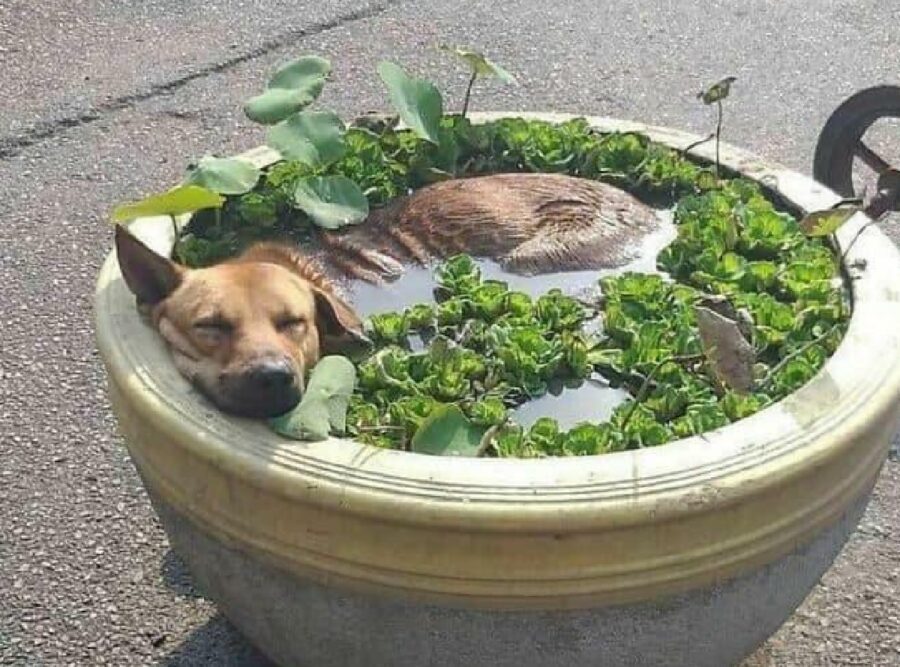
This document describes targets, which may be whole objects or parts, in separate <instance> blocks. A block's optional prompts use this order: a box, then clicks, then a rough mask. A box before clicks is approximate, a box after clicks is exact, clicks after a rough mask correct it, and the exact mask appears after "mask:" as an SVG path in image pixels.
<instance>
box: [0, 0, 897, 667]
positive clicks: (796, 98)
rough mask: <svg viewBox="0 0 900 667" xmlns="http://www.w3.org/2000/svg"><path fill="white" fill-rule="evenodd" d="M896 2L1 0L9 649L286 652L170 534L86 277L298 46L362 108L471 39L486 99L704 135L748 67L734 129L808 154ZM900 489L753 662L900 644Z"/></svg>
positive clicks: (880, 63) (442, 76)
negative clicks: (381, 71) (394, 76)
mask: <svg viewBox="0 0 900 667" xmlns="http://www.w3.org/2000/svg"><path fill="white" fill-rule="evenodd" d="M898 26H900V0H880V1H875V0H847V1H844V2H836V1H835V2H833V1H828V0H744V1H743V2H728V1H721V0H720V1H704V2H699V1H696V0H693V1H691V2H676V1H675V0H670V1H662V0H660V1H657V2H652V1H649V0H632V1H629V2H605V3H599V2H596V0H583V1H575V0H558V1H557V2H553V3H547V2H539V1H536V0H522V1H519V2H509V1H499V0H498V1H495V2H489V3H488V2H439V1H436V0H421V1H419V2H397V1H393V2H391V1H388V0H383V1H381V2H368V3H362V2H349V1H346V2H345V1H341V2H338V1H333V0H325V1H323V2H318V3H304V2H289V1H287V0H271V1H269V2H252V1H250V0H247V1H242V0H205V1H202V2H201V1H199V0H146V1H144V0H82V1H81V2H77V3H74V2H62V1H60V0H47V1H45V2H43V3H35V2H27V1H23V0H0V664H5V665H7V664H8V665H22V666H26V665H27V666H29V667H30V666H32V665H35V666H44V665H47V666H56V665H128V666H132V665H172V666H175V665H200V666H210V667H212V666H213V665H215V666H234V667H250V666H257V667H260V666H263V665H265V664H266V663H265V661H264V660H263V659H262V658H261V657H260V656H259V655H258V654H257V653H256V652H255V651H254V650H253V649H252V648H251V647H249V646H248V645H247V644H246V643H245V642H244V641H243V640H242V639H241V638H240V636H239V635H237V633H236V632H234V631H233V630H232V629H231V628H230V626H229V625H228V624H227V622H226V621H224V620H223V619H222V617H221V616H219V615H218V614H217V613H216V610H215V608H214V606H213V605H212V604H211V603H209V602H208V601H206V600H204V599H203V598H202V597H201V596H200V595H199V594H198V592H197V591H196V590H195V589H194V587H193V585H192V582H191V580H190V577H189V575H188V574H187V573H186V572H185V571H184V569H183V567H182V566H181V564H180V563H179V562H178V560H177V558H176V557H175V556H173V554H172V553H171V552H170V551H169V548H168V545H167V542H166V539H165V536H164V534H163V532H162V531H161V529H160V527H159V525H158V523H157V521H156V519H155V517H154V515H153V512H152V510H151V508H150V505H149V503H148V501H147V498H146V495H145V493H144V491H143V489H142V487H141V485H140V482H139V480H138V478H137V476H136V474H135V472H134V469H133V467H132V465H131V463H130V462H129V460H128V458H127V455H126V452H125V449H124V447H123V445H122V442H121V440H120V438H119V437H118V435H117V434H116V427H115V421H114V419H113V417H112V415H111V413H110V410H109V406H108V401H107V398H106V395H105V387H104V382H105V380H104V373H103V370H102V367H101V364H100V361H99V359H98V356H97V353H96V351H95V347H94V342H93V333H92V326H91V298H92V289H93V282H94V279H95V276H96V274H97V270H98V268H99V266H100V263H101V261H102V260H103V258H104V256H105V254H106V252H107V251H108V249H109V247H110V242H111V230H110V227H109V225H108V212H109V210H110V208H111V207H112V206H113V205H115V204H116V203H118V202H120V201H123V200H126V199H133V198H136V197H138V196H140V195H142V194H144V193H148V192H151V191H154V190H158V189H160V188H163V187H165V186H167V185H169V184H171V183H173V182H174V181H176V180H177V179H179V178H180V176H181V174H182V173H183V169H184V166H185V165H186V164H187V163H188V162H189V161H190V160H192V159H195V158H198V157H200V156H202V155H204V154H209V153H217V154H230V153H234V152H236V151H239V150H242V149H246V148H250V147H252V146H254V145H256V144H258V143H260V141H261V140H262V135H261V132H260V130H259V129H258V128H256V127H254V126H253V125H252V124H251V123H249V122H248V121H247V120H245V119H244V118H243V116H242V113H241V103H242V101H243V100H244V99H246V98H247V97H248V96H250V95H251V94H253V93H254V92H256V91H257V90H258V89H259V88H260V87H261V86H262V85H263V82H264V80H265V77H266V74H267V73H268V72H270V71H271V70H272V68H273V67H274V66H275V65H277V64H278V63H279V62H282V61H284V60H287V59H289V58H291V57H294V56H296V55H300V54H304V53H318V54H322V55H325V56H327V57H329V58H330V59H331V60H332V61H333V63H334V68H335V72H334V78H333V81H332V82H331V83H329V84H328V87H327V88H326V92H325V94H324V96H323V100H322V103H323V105H328V106H331V107H332V108H334V109H335V110H337V111H338V112H339V113H341V114H343V115H345V117H349V116H351V115H352V114H355V113H358V112H363V111H367V110H370V109H379V108H384V107H385V105H386V101H387V100H386V95H385V94H384V92H383V90H382V88H381V85H380V82H379V81H378V78H377V76H376V74H375V66H376V64H377V62H378V61H379V60H381V59H383V58H390V59H393V60H396V61H398V62H400V63H402V64H404V65H405V66H407V67H409V68H410V69H411V70H413V71H415V72H417V73H419V74H421V75H425V76H428V77H430V78H432V79H433V80H435V81H436V82H437V83H438V84H439V86H440V87H441V89H442V90H443V91H445V98H446V99H447V100H448V103H449V106H451V107H452V106H453V105H454V104H456V105H458V104H459V103H460V102H461V97H462V91H463V89H464V86H465V75H464V73H463V72H462V71H460V70H459V69H458V68H456V67H455V66H454V64H453V62H452V61H450V60H449V59H448V57H447V56H446V54H443V53H442V52H439V51H438V50H436V49H435V48H434V47H435V45H436V44H438V43H442V42H445V43H452V44H460V45H470V46H473V47H476V48H480V49H483V50H484V51H486V52H487V53H488V54H489V55H490V56H491V57H493V58H494V59H495V60H496V61H497V62H499V63H501V64H503V65H504V66H506V67H507V68H508V69H509V70H511V71H512V72H513V73H514V74H515V75H516V76H517V77H518V79H519V84H518V85H516V86H509V87H502V86H499V85H493V84H484V85H479V86H477V88H476V91H475V94H474V96H473V104H472V107H473V108H475V109H482V110H502V109H522V110H551V111H569V112H576V113H592V114H600V115H611V116H619V117H626V118H631V119H636V120H641V121H645V122H649V123H657V124H664V125H672V126H675V127H679V128H682V129H688V130H692V131H695V132H698V133H701V134H705V133H706V132H708V131H709V130H710V128H711V126H712V123H713V118H712V116H711V113H710V110H709V109H707V108H705V107H703V106H702V105H701V104H699V103H698V102H697V100H696V99H695V97H694V96H695V94H696V92H697V91H698V90H699V89H700V88H701V87H702V86H703V85H704V84H706V83H710V82H712V81H714V80H716V79H718V78H720V77H722V76H724V75H734V76H737V82H736V84H735V86H734V89H733V94H732V97H731V99H729V100H728V102H727V105H726V115H725V129H724V135H725V137H726V139H727V140H728V141H731V142H733V143H735V144H738V145H741V146H745V147H748V148H751V149H753V150H755V151H756V152H757V153H759V154H761V155H762V156H764V157H766V158H769V159H774V160H777V161H780V162H782V163H784V164H787V165H788V166H791V167H793V168H796V169H798V170H800V171H803V172H807V173H808V172H809V171H810V165H811V159H812V152H813V147H814V145H815V139H816V135H817V133H818V131H819V129H820V128H821V126H822V124H823V123H824V121H825V119H826V117H827V116H828V114H829V112H830V111H831V110H832V109H833V108H834V107H835V106H836V105H837V104H838V103H839V102H840V101H841V100H842V99H843V98H845V97H846V96H847V95H849V94H850V93H852V92H854V91H855V90H857V89H860V88H863V87H866V86H868V85H874V84H877V83H885V82H888V83H890V82H893V83H900V68H898V63H900V39H898V36H900V33H898ZM895 129H897V130H898V131H897V132H895V133H894V143H893V146H894V147H895V148H896V150H897V153H900V128H895ZM884 142H885V146H886V148H890V147H891V144H890V142H891V135H890V133H888V134H887V135H886V137H885V139H884ZM898 499H900V462H897V461H896V460H894V461H891V462H889V463H888V464H887V465H886V466H885V468H884V471H883V473H882V475H881V478H880V481H879V483H878V486H877V488H876V492H875V495H874V497H873V499H872V503H871V505H870V507H869V511H868V512H867V514H866V516H865V518H864V519H863V521H862V523H861V525H860V528H859V530H858V531H857V534H856V535H855V536H854V538H853V539H852V540H851V542H850V544H849V545H848V546H847V548H846V549H845V550H844V552H843V553H842V555H841V556H840V558H839V559H838V561H837V563H836V564H835V566H834V568H833V569H832V570H831V571H830V572H829V573H828V575H827V576H826V577H825V578H824V580H823V582H822V584H821V585H819V586H818V587H817V588H816V589H815V591H814V592H813V593H812V594H811V596H810V597H809V599H808V600H807V601H806V602H805V604H804V605H803V606H802V607H801V608H800V610H798V612H797V613H796V614H795V616H794V617H793V618H792V619H791V621H789V622H788V623H787V624H786V625H785V627H784V628H782V630H781V631H780V632H779V633H778V634H777V635H776V636H775V637H774V638H772V639H771V640H770V641H769V642H768V643H767V644H766V646H765V647H763V648H762V649H761V650H760V651H759V652H758V653H757V654H756V656H754V658H753V659H752V660H751V661H750V662H749V663H748V665H750V664H752V665H757V666H761V665H777V666H790V667H793V666H807V665H809V666H819V665H866V666H870V665H871V666H885V667H887V666H888V665H897V664H900V503H898ZM673 665H677V661H676V662H673Z"/></svg>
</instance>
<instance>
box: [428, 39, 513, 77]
mask: <svg viewBox="0 0 900 667" xmlns="http://www.w3.org/2000/svg"><path fill="white" fill-rule="evenodd" d="M441 48H442V49H443V50H444V51H447V52H448V53H452V54H453V55H455V56H456V57H457V58H459V59H460V60H462V61H463V62H465V63H466V64H467V65H468V66H469V67H470V68H471V69H472V72H473V73H474V74H477V75H479V76H493V77H496V78H498V79H500V80H501V81H502V82H503V83H515V82H516V78H515V77H514V76H513V75H512V74H510V73H509V72H508V71H506V70H505V69H504V68H502V67H500V65H498V64H497V63H495V62H492V61H490V60H488V59H487V58H486V57H485V56H484V54H483V53H479V52H478V51H472V50H471V49H464V48H461V47H457V46H447V45H442V46H441Z"/></svg>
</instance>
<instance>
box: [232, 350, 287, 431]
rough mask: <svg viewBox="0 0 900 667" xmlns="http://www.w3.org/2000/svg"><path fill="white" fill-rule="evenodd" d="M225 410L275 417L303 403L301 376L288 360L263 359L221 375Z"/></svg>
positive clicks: (241, 413)
mask: <svg viewBox="0 0 900 667" xmlns="http://www.w3.org/2000/svg"><path fill="white" fill-rule="evenodd" d="M221 385H222V398H223V399H224V402H225V403H227V405H223V406H222V407H223V409H225V410H227V411H228V412H231V413H234V414H238V415H241V416H243V417H255V418H265V417H276V416H278V415H281V414H284V413H285V412H287V411H288V410H290V409H291V408H293V407H294V406H296V405H297V403H299V402H300V397H301V395H302V391H301V387H300V378H299V376H298V374H297V372H296V370H295V369H294V365H293V364H292V363H291V362H290V360H288V359H282V358H264V359H260V360H259V361H256V362H254V363H252V364H249V365H247V366H245V367H244V368H243V369H241V370H240V371H234V372H226V373H223V374H222V376H221Z"/></svg>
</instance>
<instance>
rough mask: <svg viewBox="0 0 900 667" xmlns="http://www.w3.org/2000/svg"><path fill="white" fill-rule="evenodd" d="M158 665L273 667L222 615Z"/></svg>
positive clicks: (212, 619) (196, 631)
mask: <svg viewBox="0 0 900 667" xmlns="http://www.w3.org/2000/svg"><path fill="white" fill-rule="evenodd" d="M158 664H159V665H161V666H164V667H195V666H196V665H217V667H275V665H274V663H272V662H270V661H269V660H268V659H266V657H265V656H263V655H262V654H261V653H260V652H259V651H257V650H256V649H255V648H253V646H251V645H250V644H249V643H247V640H245V639H244V638H243V637H242V636H241V635H240V633H238V631H237V630H235V629H234V627H233V626H232V625H231V624H230V623H229V622H228V621H227V620H226V619H225V617H224V616H222V615H221V614H216V615H215V616H214V617H213V618H211V619H210V620H209V621H208V622H207V623H206V624H205V625H202V626H200V627H199V628H197V629H196V630H194V631H193V632H192V633H191V634H190V635H188V637H187V639H185V640H184V641H183V642H182V643H181V644H180V645H178V646H177V647H176V648H175V649H174V650H173V651H172V652H171V653H169V654H168V655H166V656H165V657H163V658H162V659H161V660H160V661H159V663H158Z"/></svg>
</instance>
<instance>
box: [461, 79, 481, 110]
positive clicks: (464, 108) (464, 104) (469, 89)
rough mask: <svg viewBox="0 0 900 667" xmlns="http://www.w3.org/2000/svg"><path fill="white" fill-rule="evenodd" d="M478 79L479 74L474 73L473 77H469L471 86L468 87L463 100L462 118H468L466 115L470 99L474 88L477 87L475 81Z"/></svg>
mask: <svg viewBox="0 0 900 667" xmlns="http://www.w3.org/2000/svg"><path fill="white" fill-rule="evenodd" d="M477 78H478V72H475V71H473V72H472V76H470V77H469V85H468V86H467V87H466V97H465V99H464V100H463V108H462V117H463V118H465V117H466V113H467V112H468V111H469V98H470V97H471V96H472V86H474V85H475V79H477Z"/></svg>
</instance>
